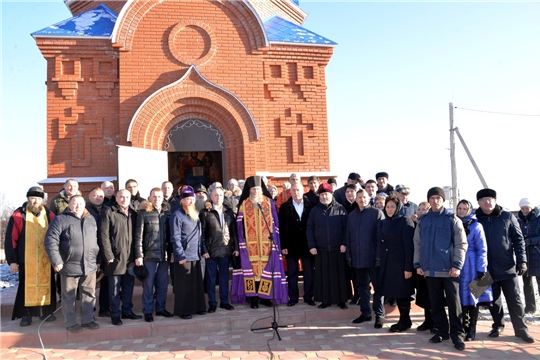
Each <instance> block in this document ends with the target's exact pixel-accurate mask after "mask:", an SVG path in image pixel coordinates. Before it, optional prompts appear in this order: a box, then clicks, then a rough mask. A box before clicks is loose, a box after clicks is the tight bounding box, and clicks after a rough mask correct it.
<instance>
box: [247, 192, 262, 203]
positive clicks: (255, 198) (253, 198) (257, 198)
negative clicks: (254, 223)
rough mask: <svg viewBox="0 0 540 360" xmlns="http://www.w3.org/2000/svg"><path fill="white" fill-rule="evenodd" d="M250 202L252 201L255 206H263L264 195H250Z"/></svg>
mask: <svg viewBox="0 0 540 360" xmlns="http://www.w3.org/2000/svg"><path fill="white" fill-rule="evenodd" d="M249 200H251V202H252V203H253V205H256V204H261V203H262V201H263V195H262V194H256V195H249Z"/></svg>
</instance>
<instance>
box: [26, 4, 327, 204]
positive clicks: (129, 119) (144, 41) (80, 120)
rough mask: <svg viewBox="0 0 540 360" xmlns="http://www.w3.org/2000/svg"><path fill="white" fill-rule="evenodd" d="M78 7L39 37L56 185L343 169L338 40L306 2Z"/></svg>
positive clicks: (51, 176) (51, 183)
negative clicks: (336, 92)
mask: <svg viewBox="0 0 540 360" xmlns="http://www.w3.org/2000/svg"><path fill="white" fill-rule="evenodd" d="M65 3H66V6H68V7H69V8H70V11H71V12H72V14H73V17H72V18H70V19H67V20H65V21H62V22H60V23H57V24H54V25H51V26H50V27H48V28H45V29H42V30H40V31H36V32H35V33H33V34H32V36H33V37H34V38H35V40H36V44H37V46H38V47H39V49H40V51H41V53H42V54H43V56H44V57H45V59H46V60H47V81H46V84H47V154H48V155H47V162H48V164H47V179H44V180H43V181H41V182H40V183H41V184H42V185H44V186H45V188H46V191H49V192H52V193H55V192H57V191H58V190H59V188H61V186H62V183H63V182H64V181H65V179H67V178H75V179H78V180H79V183H80V185H81V190H83V192H84V191H88V190H89V189H90V188H92V187H94V186H97V185H99V183H101V182H102V181H104V180H113V181H114V180H117V181H118V184H117V187H118V188H123V185H124V184H123V181H125V180H126V179H127V178H136V179H137V180H139V184H140V185H141V187H142V188H144V187H145V186H144V185H145V184H142V182H143V181H142V180H141V179H142V178H145V179H147V178H148V180H146V181H147V182H153V183H152V184H150V183H148V184H146V185H147V186H146V187H147V188H148V189H149V188H152V187H154V186H160V185H161V182H162V181H164V180H166V179H169V180H170V181H173V183H174V184H177V183H184V184H195V183H199V182H201V183H203V184H205V185H209V184H210V183H212V182H213V181H220V182H225V183H226V181H227V180H228V179H230V178H233V177H234V178H237V179H240V178H246V177H248V176H250V175H254V174H260V175H266V176H267V177H268V178H269V179H270V181H271V182H272V183H273V184H276V183H277V184H279V183H280V182H282V181H283V180H284V179H285V178H286V177H288V175H289V174H290V173H291V172H298V173H300V174H301V175H304V176H309V175H312V174H316V175H320V176H322V177H327V176H329V175H330V173H329V171H330V164H329V150H328V119H327V110H326V108H327V106H326V83H325V67H326V66H327V64H328V62H329V61H330V58H331V56H332V53H333V50H334V47H335V46H336V43H335V42H333V41H331V40H329V39H326V38H324V37H322V36H320V35H318V34H316V33H314V32H312V31H310V30H307V29H305V28H303V27H302V23H303V22H304V20H305V18H306V16H307V14H306V13H305V12H304V11H303V10H302V9H301V7H300V6H299V5H298V4H297V3H296V2H294V1H292V0H263V1H261V0H236V1H228V0H213V1H207V0H189V1H188V0H167V1H156V0H128V1H103V2H97V1H80V0H71V1H69V0H66V1H65ZM141 193H142V195H143V196H145V195H146V194H145V193H143V192H141Z"/></svg>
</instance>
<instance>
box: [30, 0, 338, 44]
mask: <svg viewBox="0 0 540 360" xmlns="http://www.w3.org/2000/svg"><path fill="white" fill-rule="evenodd" d="M117 18H118V15H117V14H116V13H115V12H114V11H112V10H111V9H109V8H108V7H107V6H105V5H103V4H100V5H99V6H98V7H96V8H94V9H92V10H89V11H86V12H84V13H81V14H79V15H77V16H74V17H72V18H69V19H67V20H64V21H61V22H59V23H56V24H54V25H51V26H48V27H46V28H44V29H41V30H39V31H36V32H33V33H32V34H31V35H32V36H34V37H36V36H37V37H40V36H46V37H59V38H65V37H82V38H85V37H86V38H110V37H111V35H112V33H113V29H114V24H115V23H116V20H117ZM264 29H265V31H266V34H267V37H268V40H269V41H270V42H276V43H286V44H303V45H323V46H334V45H337V43H336V42H334V41H332V40H329V39H327V38H325V37H323V36H321V35H318V34H316V33H314V32H312V31H310V30H308V29H306V28H303V27H301V26H300V25H296V24H294V23H292V22H290V21H288V20H285V19H283V18H281V17H279V16H273V17H271V18H269V19H268V20H266V21H265V22H264Z"/></svg>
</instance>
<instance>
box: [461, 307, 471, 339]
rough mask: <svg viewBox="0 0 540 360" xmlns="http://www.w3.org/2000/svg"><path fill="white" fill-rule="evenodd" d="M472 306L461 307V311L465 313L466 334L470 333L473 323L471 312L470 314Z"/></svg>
mask: <svg viewBox="0 0 540 360" xmlns="http://www.w3.org/2000/svg"><path fill="white" fill-rule="evenodd" d="M470 308H471V306H462V307H461V313H462V314H463V330H464V331H465V334H468V333H469V328H470V324H471V314H470V311H471V310H470Z"/></svg>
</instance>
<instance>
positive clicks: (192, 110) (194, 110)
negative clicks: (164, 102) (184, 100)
mask: <svg viewBox="0 0 540 360" xmlns="http://www.w3.org/2000/svg"><path fill="white" fill-rule="evenodd" d="M172 115H173V116H172V117H171V118H169V119H168V123H167V124H166V125H165V126H164V127H163V132H162V134H163V138H162V139H160V144H161V147H160V150H162V149H164V145H165V140H166V136H167V134H168V133H169V131H171V130H172V129H173V128H174V127H175V126H176V125H177V124H179V123H181V122H183V121H186V120H191V119H199V120H203V121H206V122H208V123H210V124H212V125H213V126H214V127H215V128H216V129H217V130H218V131H219V132H220V133H221V136H222V137H223V146H224V148H225V149H224V150H225V171H226V174H228V175H229V176H230V175H231V174H243V173H244V143H243V142H242V137H241V135H240V133H239V128H238V127H237V126H234V124H232V123H231V121H230V119H227V118H224V117H222V114H220V113H217V112H216V111H215V107H214V108H210V107H207V106H204V105H203V106H200V105H197V106H192V105H188V106H184V107H182V108H179V109H177V110H176V111H175V112H174V113H173V114H172Z"/></svg>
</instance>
